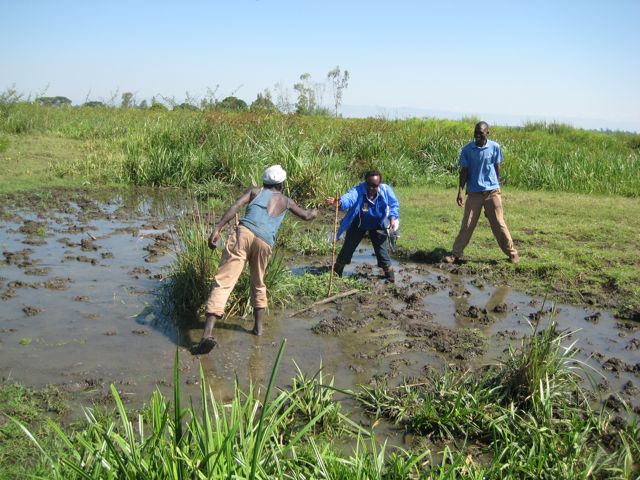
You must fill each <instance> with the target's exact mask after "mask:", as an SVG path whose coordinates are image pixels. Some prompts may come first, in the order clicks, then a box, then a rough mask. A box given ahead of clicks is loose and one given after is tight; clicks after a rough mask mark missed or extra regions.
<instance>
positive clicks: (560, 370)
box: [356, 321, 640, 479]
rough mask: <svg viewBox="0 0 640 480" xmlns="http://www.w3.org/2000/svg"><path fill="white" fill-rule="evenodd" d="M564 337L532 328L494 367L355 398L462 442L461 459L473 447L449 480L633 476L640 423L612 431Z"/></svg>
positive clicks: (364, 390) (435, 436)
mask: <svg viewBox="0 0 640 480" xmlns="http://www.w3.org/2000/svg"><path fill="white" fill-rule="evenodd" d="M568 336H569V334H568V333H566V332H565V333H561V332H558V331H557V326H556V325H555V323H554V322H553V321H550V322H549V324H548V326H547V327H546V328H545V329H543V330H541V331H538V330H537V325H536V326H535V328H533V331H532V334H531V336H529V337H527V338H525V339H524V340H523V343H522V346H521V347H520V348H519V349H517V350H510V351H509V353H508V354H507V357H506V358H505V360H504V361H503V362H501V363H500V364H498V365H494V366H489V367H486V368H484V369H481V371H479V372H470V371H465V372H456V371H454V370H445V371H444V372H443V373H436V374H434V375H432V376H430V377H428V378H426V379H425V380H424V381H422V382H419V383H412V384H406V383H405V384H404V385H400V386H399V387H396V388H388V387H387V386H386V385H384V384H382V385H379V386H374V387H361V391H359V392H358V393H357V394H356V398H357V399H358V400H359V401H360V402H361V403H362V404H363V405H364V407H365V409H366V410H367V411H368V412H370V413H371V414H374V415H376V416H379V417H386V418H389V419H392V420H393V421H395V422H398V423H401V424H403V425H405V428H407V429H409V430H410V431H413V432H416V433H418V434H420V435H424V436H427V437H428V438H429V439H430V440H431V441H439V442H442V441H446V442H447V443H448V444H451V442H452V441H453V442H455V443H456V444H459V443H458V442H461V444H462V445H463V446H462V447H460V450H459V451H458V452H457V453H458V454H464V453H465V450H466V448H467V447H466V446H467V445H473V446H475V448H474V449H473V450H471V451H472V452H473V453H472V454H471V455H470V456H469V457H468V458H471V459H472V460H471V461H470V462H466V463H465V464H464V465H459V466H458V467H455V468H454V469H453V470H452V471H451V472H452V473H451V475H452V476H451V477H450V478H463V477H464V478H467V477H466V475H469V477H471V478H482V477H483V476H486V477H487V478H532V479H533V478H632V476H633V475H637V474H638V471H639V470H638V468H639V465H638V464H637V463H635V462H636V460H635V459H637V458H640V457H638V454H639V453H640V451H639V450H638V442H637V433H638V419H637V417H636V416H635V415H634V414H632V413H631V412H628V414H629V422H628V423H627V424H625V422H624V421H622V420H621V419H618V420H616V421H614V422H613V423H615V424H616V425H613V424H612V422H611V416H610V414H609V413H608V412H606V411H604V410H602V411H596V410H594V409H593V408H592V407H591V405H590V404H589V402H588V401H587V393H586V391H585V390H584V389H583V388H582V387H581V383H580V377H579V375H578V371H576V367H577V366H578V364H577V362H576V361H575V360H574V359H573V355H574V353H575V348H574V345H569V346H564V345H563V342H564V341H565V340H566V339H567V338H568ZM474 455H475V456H476V458H475V459H473V456H474ZM454 457H455V455H454ZM452 463H454V464H455V463H456V461H455V460H454V461H453V462H452ZM463 472H466V474H463ZM447 478H448V477H447Z"/></svg>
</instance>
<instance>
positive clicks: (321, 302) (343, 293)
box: [291, 288, 360, 317]
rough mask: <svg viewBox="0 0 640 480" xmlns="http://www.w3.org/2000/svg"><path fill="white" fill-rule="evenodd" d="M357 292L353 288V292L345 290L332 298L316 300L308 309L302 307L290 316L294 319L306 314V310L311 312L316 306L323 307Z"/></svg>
mask: <svg viewBox="0 0 640 480" xmlns="http://www.w3.org/2000/svg"><path fill="white" fill-rule="evenodd" d="M359 291H360V290H358V289H357V288H354V289H353V290H347V291H346V292H342V293H338V294H337V295H334V296H332V297H328V298H323V299H322V300H318V301H317V302H313V303H312V304H311V305H309V306H308V307H304V308H303V309H302V310H298V311H297V312H294V313H292V314H291V316H292V317H295V316H296V315H298V314H299V313H302V312H306V311H307V310H311V309H312V308H313V307H316V306H318V305H324V304H325V303H329V302H333V301H334V300H337V299H339V298H343V297H348V296H350V295H353V294H356V293H358V292H359Z"/></svg>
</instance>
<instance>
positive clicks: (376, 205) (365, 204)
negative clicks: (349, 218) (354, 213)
mask: <svg viewBox="0 0 640 480" xmlns="http://www.w3.org/2000/svg"><path fill="white" fill-rule="evenodd" d="M386 217H387V209H386V204H384V202H383V201H382V200H381V199H380V194H378V195H376V198H374V199H373V200H369V198H367V195H366V194H365V196H364V200H363V201H362V206H361V207H360V224H359V225H358V228H359V229H360V230H366V231H368V230H377V229H380V228H384V219H385V218H386Z"/></svg>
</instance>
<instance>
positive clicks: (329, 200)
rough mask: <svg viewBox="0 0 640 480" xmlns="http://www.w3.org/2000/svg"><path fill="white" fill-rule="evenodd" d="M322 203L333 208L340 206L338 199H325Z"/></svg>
mask: <svg viewBox="0 0 640 480" xmlns="http://www.w3.org/2000/svg"><path fill="white" fill-rule="evenodd" d="M324 203H326V204H327V205H333V206H334V207H335V206H336V205H340V199H339V198H338V197H327V198H325V199H324Z"/></svg>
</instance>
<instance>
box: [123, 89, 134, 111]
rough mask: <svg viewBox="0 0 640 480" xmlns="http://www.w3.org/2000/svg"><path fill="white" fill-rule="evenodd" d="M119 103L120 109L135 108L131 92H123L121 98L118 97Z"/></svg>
mask: <svg viewBox="0 0 640 480" xmlns="http://www.w3.org/2000/svg"><path fill="white" fill-rule="evenodd" d="M120 99H121V102H120V107H122V108H129V107H135V106H136V105H135V100H134V98H133V93H131V92H124V93H123V94H122V96H121V97H120Z"/></svg>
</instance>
